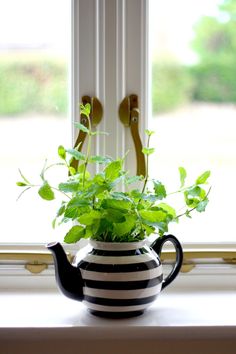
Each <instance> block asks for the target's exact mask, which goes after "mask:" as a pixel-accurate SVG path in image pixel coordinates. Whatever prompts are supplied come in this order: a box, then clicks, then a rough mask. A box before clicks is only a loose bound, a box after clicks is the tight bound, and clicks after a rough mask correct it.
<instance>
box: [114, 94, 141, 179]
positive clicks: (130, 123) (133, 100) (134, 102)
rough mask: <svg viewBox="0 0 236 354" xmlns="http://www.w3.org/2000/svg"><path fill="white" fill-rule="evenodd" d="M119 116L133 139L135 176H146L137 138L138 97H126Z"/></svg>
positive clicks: (138, 137)
mask: <svg viewBox="0 0 236 354" xmlns="http://www.w3.org/2000/svg"><path fill="white" fill-rule="evenodd" d="M119 116H120V120H121V122H122V123H123V124H124V125H125V126H126V127H129V128H130V131H131V135H132V138H133V142H134V146H135V153H136V161H137V169H136V171H137V172H136V174H137V175H138V176H141V175H142V176H146V164H145V158H144V154H143V152H142V148H143V146H142V142H141V139H140V136H139V126H138V125H139V119H140V112H139V108H138V96H137V95H134V94H132V95H129V96H126V97H125V98H124V99H123V101H122V102H121V104H120V107H119Z"/></svg>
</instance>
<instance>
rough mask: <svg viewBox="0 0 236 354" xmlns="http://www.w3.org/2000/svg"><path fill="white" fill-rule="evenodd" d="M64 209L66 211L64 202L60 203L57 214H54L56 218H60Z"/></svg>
mask: <svg viewBox="0 0 236 354" xmlns="http://www.w3.org/2000/svg"><path fill="white" fill-rule="evenodd" d="M65 209H66V206H65V202H62V204H61V206H60V208H59V209H58V211H57V214H56V215H57V217H59V216H61V215H62V214H63V213H64V211H65Z"/></svg>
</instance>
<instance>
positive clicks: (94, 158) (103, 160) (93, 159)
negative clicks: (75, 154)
mask: <svg viewBox="0 0 236 354" xmlns="http://www.w3.org/2000/svg"><path fill="white" fill-rule="evenodd" d="M110 161H111V158H110V157H107V156H100V155H95V156H91V157H90V159H89V162H97V163H101V164H102V163H108V162H110Z"/></svg>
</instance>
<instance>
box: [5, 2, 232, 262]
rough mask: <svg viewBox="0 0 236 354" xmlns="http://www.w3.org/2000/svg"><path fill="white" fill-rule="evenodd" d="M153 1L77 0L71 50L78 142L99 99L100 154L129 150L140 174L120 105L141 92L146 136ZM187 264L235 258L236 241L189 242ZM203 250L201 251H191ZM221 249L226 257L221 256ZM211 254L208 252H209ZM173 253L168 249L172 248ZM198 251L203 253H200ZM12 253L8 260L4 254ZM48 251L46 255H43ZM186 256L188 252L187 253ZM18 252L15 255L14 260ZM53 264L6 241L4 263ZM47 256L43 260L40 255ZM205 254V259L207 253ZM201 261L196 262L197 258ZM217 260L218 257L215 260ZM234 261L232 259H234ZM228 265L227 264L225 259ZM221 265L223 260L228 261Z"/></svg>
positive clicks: (40, 249) (36, 249)
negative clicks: (86, 104)
mask: <svg viewBox="0 0 236 354" xmlns="http://www.w3.org/2000/svg"><path fill="white" fill-rule="evenodd" d="M148 54H149V46H148V0H129V1H125V0H77V1H76V0H72V51H71V73H70V76H71V80H70V81H71V88H70V94H71V120H72V130H73V132H72V136H73V141H75V139H76V134H77V133H78V132H77V131H76V130H75V129H74V128H73V122H74V121H76V120H78V117H79V105H78V102H80V101H81V97H82V96H83V95H85V94H86V95H91V96H95V97H97V98H99V100H100V101H101V102H102V105H103V107H104V116H103V119H102V122H101V124H100V126H99V129H101V130H104V131H107V132H109V134H110V135H109V137H108V139H107V137H106V140H105V139H104V136H98V137H97V140H96V146H95V152H96V153H97V154H105V153H106V152H109V154H110V155H112V156H122V155H124V153H125V152H126V151H127V150H130V153H129V155H128V157H127V162H126V164H127V166H128V167H129V170H130V172H131V173H134V174H135V168H136V166H135V154H134V152H132V150H133V142H132V139H131V135H130V132H129V129H128V128H125V127H124V126H123V125H122V123H121V122H120V120H119V118H118V107H119V104H120V102H121V101H122V99H123V98H124V97H125V96H126V95H129V94H132V93H135V94H137V95H138V96H139V104H140V117H141V122H140V136H141V139H142V141H144V140H145V136H144V130H145V128H146V125H147V117H148V114H149V113H150V112H148V107H150V106H151V105H149V104H148V97H150V94H149V92H150V87H149V83H148V74H149V70H150V69H149V67H148ZM66 247H67V248H66V249H67V251H68V252H69V254H74V253H75V251H76V249H77V248H78V247H77V245H73V246H69V245H67V246H66ZM184 248H185V249H186V257H187V258H186V262H187V261H189V260H190V259H192V258H194V262H196V263H197V262H198V261H197V259H199V258H202V257H203V256H205V258H207V259H208V260H210V259H211V260H212V257H215V256H216V253H214V252H216V250H215V249H216V248H217V252H218V253H217V258H221V259H223V258H224V257H225V252H226V253H227V254H226V255H228V256H229V258H231V259H235V258H236V253H235V252H236V251H235V244H227V245H224V244H220V245H219V244H218V245H214V244H204V245H203V244H197V243H196V244H193V243H191V244H184ZM190 248H191V249H192V250H194V249H197V250H198V252H200V253H201V252H203V253H202V254H203V256H201V257H198V258H196V257H195V256H196V254H195V256H194V254H193V253H192V254H191V253H190V251H189V249H190ZM219 251H220V252H222V255H219ZM207 252H208V253H207ZM167 253H168V252H167ZM200 253H198V255H199V254H200ZM6 254H8V256H7V257H5V258H4V255H5V256H6ZM42 254H43V255H42ZM187 254H188V255H189V256H187ZM14 255H15V258H14ZM33 256H35V257H36V258H34V260H33V262H35V263H37V262H38V263H40V262H42V263H43V261H42V258H44V261H45V262H46V264H48V265H51V264H52V257H51V255H49V253H48V252H47V251H45V246H44V245H40V244H38V245H35V244H34V245H22V244H21V245H7V244H5V245H4V244H3V245H1V246H0V261H1V263H2V262H4V261H7V263H8V264H10V263H12V262H13V263H12V264H15V265H17V262H14V260H15V261H17V260H18V261H20V262H18V264H20V263H21V265H22V264H23V266H25V265H26V264H27V262H28V263H29V260H32V257H33ZM41 257H42V258H41ZM203 258H204V257H203ZM195 259H196V260H195ZM214 259H215V258H214ZM232 262H233V261H232ZM223 263H224V262H223ZM223 263H222V264H223Z"/></svg>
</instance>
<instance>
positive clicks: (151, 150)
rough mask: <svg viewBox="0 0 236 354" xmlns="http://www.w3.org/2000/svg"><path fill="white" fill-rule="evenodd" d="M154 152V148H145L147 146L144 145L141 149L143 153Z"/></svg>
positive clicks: (149, 153)
mask: <svg viewBox="0 0 236 354" xmlns="http://www.w3.org/2000/svg"><path fill="white" fill-rule="evenodd" d="M154 152H155V149H154V148H147V147H144V148H143V149H142V153H143V154H144V155H151V154H153V153H154Z"/></svg>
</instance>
